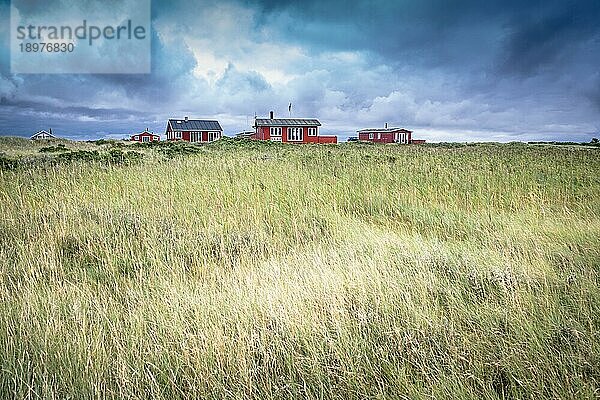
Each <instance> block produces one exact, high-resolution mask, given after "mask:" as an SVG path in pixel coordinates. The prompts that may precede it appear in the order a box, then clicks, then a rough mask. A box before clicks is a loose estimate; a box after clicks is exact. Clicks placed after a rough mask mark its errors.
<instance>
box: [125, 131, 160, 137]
mask: <svg viewBox="0 0 600 400" xmlns="http://www.w3.org/2000/svg"><path fill="white" fill-rule="evenodd" d="M142 135H150V136H160V135H159V134H158V133H154V132H150V131H143V132H140V133H134V134H133V135H131V137H134V136H142Z"/></svg>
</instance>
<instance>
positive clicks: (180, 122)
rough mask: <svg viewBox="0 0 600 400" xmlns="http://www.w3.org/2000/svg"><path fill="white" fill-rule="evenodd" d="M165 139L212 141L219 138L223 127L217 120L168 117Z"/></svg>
mask: <svg viewBox="0 0 600 400" xmlns="http://www.w3.org/2000/svg"><path fill="white" fill-rule="evenodd" d="M165 134H166V135H167V140H185V141H187V142H201V143H202V142H204V143H208V142H213V141H215V140H218V139H221V137H222V136H223V128H221V125H220V124H219V121H212V120H205V119H189V118H188V117H185V118H183V119H169V122H167V130H166V133H165Z"/></svg>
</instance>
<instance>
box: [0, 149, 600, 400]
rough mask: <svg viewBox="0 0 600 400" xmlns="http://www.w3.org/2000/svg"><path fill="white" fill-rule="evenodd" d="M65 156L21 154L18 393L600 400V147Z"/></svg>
mask: <svg viewBox="0 0 600 400" xmlns="http://www.w3.org/2000/svg"><path fill="white" fill-rule="evenodd" d="M56 143H58V142H56ZM56 143H54V144H52V145H48V144H44V145H42V144H39V143H30V142H27V141H24V140H17V139H7V138H5V139H1V140H0V156H1V157H0V160H2V161H1V162H0V398H7V399H8V398H32V399H34V398H43V399H46V398H61V399H65V398H72V399H82V398H85V399H87V398H99V399H102V398H128V399H147V398H155V399H170V400H173V399H184V398H185V399H187V398H192V399H193V398H207V399H286V398H334V399H347V398H350V399H359V398H360V399H363V398H373V399H384V398H389V399H403V398H410V399H431V398H436V399H440V398H467V399H468V398H472V399H498V398H522V399H540V398H560V399H569V398H594V397H596V398H597V397H599V396H600V330H599V329H600V151H599V150H598V149H590V148H584V147H579V148H576V147H566V146H565V147H559V146H533V145H523V144H504V145H496V144H482V145H470V146H466V145H453V146H450V145H447V146H442V145H425V146H396V145H363V144H340V145H337V146H336V145H334V146H330V145H321V146H312V145H305V146H292V145H281V144H275V143H257V142H242V141H234V140H230V139H224V140H222V141H220V142H216V143H213V144H210V145H205V146H194V145H184V144H177V145H166V144H163V145H146V146H144V145H124V144H119V143H110V142H109V143H103V144H102V143H101V144H92V143H85V144H82V143H80V144H74V143H70V142H60V143H58V144H62V145H63V146H64V148H63V147H62V146H58V144H56ZM40 150H41V151H40Z"/></svg>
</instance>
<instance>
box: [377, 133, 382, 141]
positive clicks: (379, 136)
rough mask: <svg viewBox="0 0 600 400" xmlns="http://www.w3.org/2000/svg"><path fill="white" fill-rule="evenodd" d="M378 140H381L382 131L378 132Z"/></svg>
mask: <svg viewBox="0 0 600 400" xmlns="http://www.w3.org/2000/svg"><path fill="white" fill-rule="evenodd" d="M377 140H381V132H377Z"/></svg>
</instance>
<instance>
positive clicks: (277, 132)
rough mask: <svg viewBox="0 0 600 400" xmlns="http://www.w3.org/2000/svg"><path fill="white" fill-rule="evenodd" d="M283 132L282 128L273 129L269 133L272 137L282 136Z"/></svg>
mask: <svg viewBox="0 0 600 400" xmlns="http://www.w3.org/2000/svg"><path fill="white" fill-rule="evenodd" d="M281 131H282V128H271V129H270V130H269V133H270V134H271V136H281Z"/></svg>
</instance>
